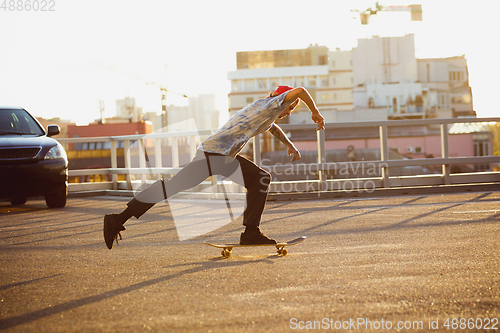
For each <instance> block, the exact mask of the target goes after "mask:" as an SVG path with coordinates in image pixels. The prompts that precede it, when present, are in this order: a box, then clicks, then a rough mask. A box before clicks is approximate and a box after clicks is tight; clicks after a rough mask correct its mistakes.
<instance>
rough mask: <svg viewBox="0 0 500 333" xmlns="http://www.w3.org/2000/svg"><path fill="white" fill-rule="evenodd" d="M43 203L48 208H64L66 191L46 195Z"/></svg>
mask: <svg viewBox="0 0 500 333" xmlns="http://www.w3.org/2000/svg"><path fill="white" fill-rule="evenodd" d="M45 203H46V204H47V206H48V207H49V208H62V207H64V206H66V189H64V191H61V192H58V193H54V194H49V195H46V196H45Z"/></svg>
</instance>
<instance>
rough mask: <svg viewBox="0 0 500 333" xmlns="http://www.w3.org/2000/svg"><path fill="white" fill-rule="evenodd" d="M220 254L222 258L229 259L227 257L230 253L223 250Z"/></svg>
mask: <svg viewBox="0 0 500 333" xmlns="http://www.w3.org/2000/svg"><path fill="white" fill-rule="evenodd" d="M221 254H222V256H223V257H224V258H229V257H230V256H231V251H228V250H224V251H222V253H221Z"/></svg>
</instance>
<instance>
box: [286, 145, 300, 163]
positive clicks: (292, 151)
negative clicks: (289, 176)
mask: <svg viewBox="0 0 500 333" xmlns="http://www.w3.org/2000/svg"><path fill="white" fill-rule="evenodd" d="M287 154H288V157H290V156H291V155H293V156H292V162H293V161H298V160H300V152H299V151H298V150H297V149H296V148H293V147H288V150H287Z"/></svg>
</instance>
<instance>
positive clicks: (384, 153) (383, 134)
mask: <svg viewBox="0 0 500 333" xmlns="http://www.w3.org/2000/svg"><path fill="white" fill-rule="evenodd" d="M379 132H380V160H381V161H382V164H381V165H380V172H381V174H382V186H383V187H384V188H387V187H390V184H389V168H388V167H387V161H388V160H389V147H388V144H387V125H381V126H380V127H379Z"/></svg>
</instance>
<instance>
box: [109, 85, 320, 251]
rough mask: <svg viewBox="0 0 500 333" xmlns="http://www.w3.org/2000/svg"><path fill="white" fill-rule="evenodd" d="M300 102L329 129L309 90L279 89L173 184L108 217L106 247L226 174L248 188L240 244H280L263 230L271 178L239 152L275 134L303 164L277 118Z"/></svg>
mask: <svg viewBox="0 0 500 333" xmlns="http://www.w3.org/2000/svg"><path fill="white" fill-rule="evenodd" d="M299 99H300V100H302V101H303V102H304V103H305V104H306V105H307V107H308V108H309V110H310V111H311V113H312V120H313V121H314V122H315V123H316V124H317V125H318V130H320V129H325V121H324V118H323V116H322V115H321V114H320V112H319V110H318V108H317V107H316V104H315V103H314V100H313V99H312V97H311V95H310V94H309V92H308V91H307V90H306V89H305V88H302V87H300V88H292V87H289V86H279V87H278V88H277V89H276V90H275V91H274V92H272V93H271V94H270V95H269V96H268V97H267V98H262V99H259V100H257V101H255V102H253V103H252V104H250V105H248V106H246V107H245V108H243V109H241V110H240V111H238V112H236V113H235V114H234V115H233V116H232V117H231V118H230V119H229V120H228V121H227V123H226V124H225V125H224V126H222V127H221V128H220V129H219V130H218V131H217V132H216V133H214V134H212V135H211V136H209V137H208V138H207V139H206V140H205V141H203V142H202V143H201V144H200V145H199V146H198V151H197V153H196V155H195V157H194V158H193V160H192V161H191V162H190V163H188V164H187V165H186V166H185V167H184V168H183V169H182V170H181V171H179V172H178V173H177V174H176V175H174V176H173V177H172V178H171V179H170V180H168V181H163V180H158V181H156V182H155V183H153V184H151V185H150V186H149V187H147V188H146V189H144V190H143V191H141V192H140V193H139V194H137V195H136V196H135V197H134V198H133V199H132V200H131V201H130V202H128V203H127V208H126V209H125V210H123V211H122V212H121V213H119V214H108V215H106V216H104V227H103V233H104V241H105V242H106V246H107V247H108V248H109V249H111V248H112V247H113V242H114V240H115V239H116V237H117V236H118V235H119V234H120V232H121V231H123V230H125V227H124V226H123V224H124V223H125V222H126V221H127V220H128V219H129V218H131V217H132V216H135V217H136V218H137V219H138V218H140V217H141V216H142V215H143V214H144V213H145V212H146V211H148V210H149V209H150V208H151V207H153V206H154V204H156V203H158V202H160V201H163V200H165V199H167V198H170V197H171V196H173V195H175V194H176V193H179V192H180V191H183V190H186V189H189V188H192V187H194V186H196V185H198V184H200V183H201V182H202V181H204V180H205V179H207V178H208V177H210V176H212V175H222V176H224V177H226V178H228V179H231V180H232V181H233V182H235V183H237V184H239V185H242V186H244V187H245V188H246V189H247V193H246V208H245V210H244V212H243V225H244V226H245V231H244V232H243V233H242V234H241V238H240V244H242V245H248V244H276V241H275V240H274V239H270V238H268V237H267V236H266V235H264V234H263V233H262V232H261V231H260V228H259V225H260V219H261V216H262V213H263V211H264V206H265V204H266V199H267V192H268V188H269V184H270V182H271V175H270V174H269V173H268V172H267V171H265V170H264V169H262V168H260V167H259V166H257V165H256V164H255V163H253V162H252V161H250V160H248V159H246V158H244V157H243V156H241V155H240V154H239V152H240V151H241V150H242V149H243V147H244V146H245V144H246V143H247V142H248V141H249V140H250V139H251V138H253V137H254V136H256V135H257V134H260V133H263V132H265V131H269V132H270V133H271V134H272V135H273V136H275V137H276V138H277V139H278V140H280V141H281V142H282V143H283V144H285V145H286V146H287V148H288V150H287V153H288V156H292V161H296V160H298V159H300V152H299V151H298V150H297V148H295V146H294V144H293V143H292V142H291V141H290V139H288V137H287V136H286V135H285V133H284V132H283V130H282V129H281V128H280V127H279V126H278V125H276V124H275V121H276V120H277V119H281V118H284V117H286V116H289V115H290V113H291V112H292V111H293V110H294V109H295V108H296V107H297V105H298V103H299ZM237 170H238V172H236V171H237ZM240 170H241V172H240ZM120 236H121V235H120Z"/></svg>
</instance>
